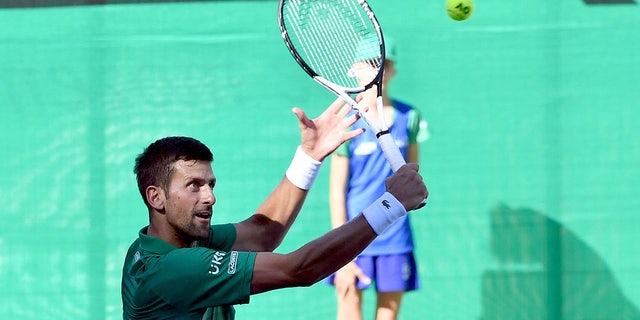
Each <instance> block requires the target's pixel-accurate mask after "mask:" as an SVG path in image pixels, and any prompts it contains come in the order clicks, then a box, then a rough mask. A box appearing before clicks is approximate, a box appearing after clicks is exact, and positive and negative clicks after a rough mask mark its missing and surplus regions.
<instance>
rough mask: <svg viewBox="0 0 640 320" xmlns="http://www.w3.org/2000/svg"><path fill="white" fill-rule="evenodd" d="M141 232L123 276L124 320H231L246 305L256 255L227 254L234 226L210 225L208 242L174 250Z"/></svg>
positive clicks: (233, 240) (143, 231)
mask: <svg viewBox="0 0 640 320" xmlns="http://www.w3.org/2000/svg"><path fill="white" fill-rule="evenodd" d="M147 228H148V227H145V228H143V229H142V230H140V233H139V237H138V239H136V240H135V241H134V242H133V244H132V245H131V247H129V251H128V252H127V257H126V258H125V261H124V268H123V271H122V304H123V319H198V320H200V319H210V320H214V319H215V320H223V319H224V320H229V319H234V318H235V310H234V308H233V305H234V304H243V303H248V302H249V296H250V290H251V277H252V274H253V265H254V262H255V258H256V253H255V252H239V251H231V246H232V245H233V243H234V242H235V238H236V231H235V228H234V226H233V225H232V224H224V225H214V226H212V227H211V235H210V237H209V239H208V240H207V241H203V242H201V243H200V244H199V246H198V247H195V248H176V247H174V246H172V245H170V244H168V243H166V242H164V241H163V240H161V239H159V238H156V237H151V236H148V235H147V234H146V233H147Z"/></svg>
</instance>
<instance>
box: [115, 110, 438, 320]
mask: <svg viewBox="0 0 640 320" xmlns="http://www.w3.org/2000/svg"><path fill="white" fill-rule="evenodd" d="M342 104H343V103H342V101H341V100H336V101H334V103H333V104H331V106H329V108H327V110H325V112H323V113H322V114H321V115H320V116H319V117H318V118H316V119H313V120H311V119H309V118H308V117H307V116H306V115H305V113H304V112H303V111H302V110H301V109H298V108H294V110H293V111H294V113H295V114H296V116H297V117H298V120H299V126H300V132H301V137H302V142H301V145H300V146H299V147H298V149H297V151H296V153H295V155H294V157H293V160H292V162H291V164H290V166H289V168H288V169H287V170H286V173H285V175H284V177H283V179H282V180H281V182H280V183H279V184H278V185H277V186H276V187H275V189H274V190H273V191H272V193H271V194H270V195H269V196H268V197H267V199H266V200H265V201H264V202H263V203H262V204H261V205H260V206H259V207H258V209H257V210H256V212H255V213H254V214H252V215H250V216H249V217H248V218H247V219H246V220H243V221H241V222H238V223H233V224H232V223H227V224H215V225H212V224H211V219H212V213H213V205H214V204H215V203H216V197H215V195H214V193H213V189H214V187H215V185H216V177H215V175H214V173H213V170H212V167H211V164H212V161H213V156H212V153H211V151H210V150H209V148H208V147H206V146H205V145H204V144H202V143H201V142H199V141H198V140H196V139H193V138H189V137H167V138H163V139H160V140H157V141H155V142H153V143H151V144H150V145H149V146H148V147H147V148H146V149H145V150H144V151H143V152H142V153H141V154H140V155H139V156H138V157H137V158H136V163H135V167H134V172H135V174H136V179H137V182H138V189H139V191H140V194H141V196H142V199H143V201H144V203H145V204H146V206H147V208H148V215H149V225H148V226H146V227H144V228H142V229H141V230H140V231H139V233H138V238H137V239H136V240H135V241H134V242H133V244H132V245H131V246H130V248H129V250H128V252H127V255H126V258H125V261H124V266H123V275H122V301H123V319H234V318H235V309H234V308H233V305H235V304H243V303H248V302H249V298H250V296H251V295H252V294H258V293H262V292H266V291H270V290H274V289H279V288H286V287H295V286H310V285H311V284H313V283H315V282H317V281H320V280H321V279H323V278H325V277H327V276H328V275H330V274H331V273H333V272H335V271H336V270H337V269H338V268H340V267H341V266H343V265H345V264H346V263H347V262H349V261H351V260H353V259H354V258H355V257H356V255H357V254H358V253H359V252H360V251H362V250H363V249H364V248H365V247H366V246H367V245H368V244H369V243H371V241H373V239H374V238H375V237H376V236H378V235H379V234H381V233H382V232H384V230H385V229H386V228H387V227H388V226H389V225H390V224H392V223H393V221H395V220H397V219H399V218H401V217H403V216H405V215H406V213H407V212H406V210H407V209H411V208H415V207H416V206H417V205H418V204H420V203H421V202H422V200H423V199H425V198H426V197H427V195H428V192H427V189H426V187H425V185H424V183H423V181H422V177H421V176H420V174H419V173H418V165H417V164H407V165H405V166H403V167H402V168H400V170H398V172H396V173H395V174H394V175H393V176H392V177H391V178H389V179H388V180H387V182H386V185H387V188H386V189H387V192H386V193H385V194H383V195H381V196H380V197H379V198H377V199H376V200H375V201H373V202H372V204H371V205H370V206H369V207H367V208H366V209H364V210H363V211H362V215H361V216H360V217H359V218H356V219H353V220H352V221H351V222H349V223H347V224H345V225H343V226H341V227H339V228H336V229H334V230H332V231H330V232H329V233H327V234H325V235H323V236H322V237H320V238H318V239H315V240H313V241H311V242H309V243H307V244H306V245H304V246H302V247H300V248H299V249H297V250H295V251H293V252H291V253H288V254H276V253H273V252H272V251H273V250H274V249H275V248H276V247H277V246H278V245H279V244H280V242H281V241H282V239H283V238H284V236H285V234H286V233H287V231H288V230H289V228H290V227H291V224H292V223H293V222H294V220H295V219H296V217H297V215H298V212H299V211H300V209H301V207H302V204H303V202H304V200H305V197H306V195H307V193H308V190H309V188H310V187H311V185H312V184H313V181H314V180H315V178H316V176H317V172H318V170H319V167H320V165H321V163H322V161H323V160H324V159H325V157H327V156H328V155H329V154H330V153H332V152H333V151H334V150H335V149H336V148H337V147H338V146H339V145H340V144H342V143H343V142H345V141H347V140H350V139H352V138H353V137H355V136H358V135H360V134H361V133H362V132H363V130H359V129H356V130H348V128H349V127H350V126H351V125H352V124H353V123H354V122H355V121H356V120H357V117H355V116H348V115H347V112H346V111H342V109H343V108H341V106H342Z"/></svg>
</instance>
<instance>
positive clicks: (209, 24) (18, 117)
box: [0, 0, 640, 320]
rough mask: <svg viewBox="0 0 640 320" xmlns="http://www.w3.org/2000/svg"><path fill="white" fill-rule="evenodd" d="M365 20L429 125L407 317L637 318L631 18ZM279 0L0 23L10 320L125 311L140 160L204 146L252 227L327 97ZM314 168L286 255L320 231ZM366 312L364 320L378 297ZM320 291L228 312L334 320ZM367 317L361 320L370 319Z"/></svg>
mask: <svg viewBox="0 0 640 320" xmlns="http://www.w3.org/2000/svg"><path fill="white" fill-rule="evenodd" d="M371 5H372V7H373V9H374V10H375V11H376V13H377V15H378V18H379V20H380V22H381V24H382V26H383V29H384V32H385V33H386V34H389V35H392V36H393V38H394V39H396V42H397V44H398V47H399V54H398V64H397V68H398V75H397V77H396V80H395V82H394V83H393V85H392V88H391V91H392V92H394V93H395V94H394V95H395V96H397V97H400V98H402V99H404V100H406V101H408V102H411V103H413V104H415V105H416V106H418V107H419V109H420V110H421V111H422V112H423V114H424V115H425V116H426V118H427V120H428V121H429V125H430V128H431V139H430V140H428V141H426V142H425V143H424V144H423V145H422V149H421V171H422V172H423V173H424V176H425V178H426V181H427V184H428V186H429V188H430V192H431V197H430V200H429V204H428V206H427V207H426V208H424V209H422V210H421V211H419V212H415V213H413V220H412V221H413V225H414V229H415V231H416V242H417V245H418V248H417V253H416V254H417V258H418V262H419V271H420V276H421V278H422V289H421V290H420V291H418V292H415V293H411V294H408V295H407V296H406V297H405V299H404V306H403V309H402V313H401V316H400V318H401V319H427V318H428V319H447V320H448V319H485V320H488V319H510V320H517V319H567V320H569V319H571V320H573V319H576V320H577V319H640V276H639V274H640V272H639V271H640V245H638V240H637V238H638V237H637V232H638V230H640V216H639V215H638V214H639V213H640V193H639V192H638V191H637V186H638V185H639V184H640V169H639V168H640V166H639V165H638V164H639V163H640V129H639V126H638V120H637V119H638V118H639V116H640V105H638V101H639V100H640V87H639V85H638V84H639V83H640V76H639V75H638V72H639V71H640V60H639V58H638V54H637V53H638V52H640V50H639V49H640V33H639V32H638V31H639V30H640V10H639V9H638V7H637V6H635V5H605V4H602V5H587V4H585V3H583V2H581V1H577V0H571V1H561V2H560V1H551V0H548V1H542V2H541V1H534V0H523V1H519V2H508V3H507V2H505V1H499V0H482V1H481V0H477V1H476V9H475V11H474V15H473V16H472V17H471V19H470V20H468V21H465V22H454V21H453V20H451V19H449V18H448V17H447V16H446V13H445V9H444V1H424V0H405V1H382V0H372V1H371ZM276 6H277V3H276V2H274V1H269V2H260V1H253V2H250V1H248V2H241V1H233V2H214V3H203V2H197V3H181V4H169V3H167V4H135V5H115V4H112V5H103V6H72V7H55V8H39V9H26V8H23V9H3V10H0V107H1V108H2V109H1V110H0V133H2V138H1V139H0V150H2V160H0V170H1V172H2V175H0V203H2V204H3V209H1V210H0V214H1V216H2V220H3V223H1V224H0V318H2V319H118V318H121V301H120V273H121V269H120V268H121V265H122V260H123V258H124V254H125V250H126V248H127V247H128V245H129V244H130V242H131V241H132V239H133V238H134V237H135V236H136V233H137V231H138V229H139V228H140V227H142V226H143V225H145V224H146V219H147V218H146V211H145V209H144V207H143V204H142V201H141V200H140V199H139V195H138V193H137V190H136V186H135V181H134V177H133V174H132V166H133V159H134V157H135V155H136V154H137V153H139V152H140V151H141V150H142V148H143V147H144V146H146V145H147V144H148V143H150V142H151V141H153V140H155V139H157V138H159V137H162V136H166V135H176V134H181V135H191V136H194V137H196V138H199V139H200V140H202V141H203V142H205V143H207V144H208V145H209V146H211V148H212V150H213V151H214V154H215V163H214V170H215V173H216V175H217V177H218V184H217V186H216V192H217V197H218V203H217V204H216V206H215V217H214V219H215V220H216V221H219V222H222V221H238V220H240V219H243V218H245V217H246V216H247V215H248V213H249V212H251V211H252V209H254V208H255V207H256V206H257V205H258V204H259V203H260V201H261V200H262V199H263V198H264V197H265V196H266V195H267V193H268V192H269V191H270V190H271V188H272V187H273V186H274V185H275V184H276V183H277V182H278V181H279V179H280V178H281V177H282V175H283V173H284V170H285V169H286V166H287V165H288V162H289V160H290V158H291V156H292V154H293V151H294V149H295V146H296V145H297V143H298V141H299V137H298V132H297V122H296V118H295V116H294V115H293V114H292V113H291V112H290V109H291V107H292V106H294V105H297V106H301V107H303V108H304V109H305V110H307V111H308V112H309V113H310V114H311V115H312V116H314V115H317V114H318V113H319V112H320V111H321V110H322V109H323V107H324V106H325V105H327V104H328V103H329V102H330V101H332V100H333V97H332V96H331V94H329V93H327V92H326V90H325V89H323V88H321V87H319V86H317V84H315V83H314V82H313V81H312V80H311V79H309V78H308V76H307V75H306V74H305V73H304V72H303V71H302V70H300V69H299V67H298V66H297V64H296V63H295V62H294V61H293V60H292V59H291V56H290V54H289V53H288V52H287V50H286V48H285V46H284V43H283V42H282V40H281V39H280V35H279V30H278V26H277V21H276ZM327 167H328V166H325V168H324V169H323V171H322V172H321V175H320V177H319V179H318V181H317V183H316V186H315V187H314V189H313V190H312V192H311V193H310V196H309V199H308V202H307V204H306V205H305V208H304V211H303V213H302V214H301V216H300V217H299V219H298V221H297V223H296V225H295V226H294V227H293V228H292V230H291V232H290V234H289V235H288V236H287V238H286V239H285V241H284V243H283V245H282V247H281V248H279V249H278V251H279V252H289V251H291V250H293V249H295V248H297V247H299V246H300V245H302V244H303V243H306V242H307V241H309V240H311V239H313V238H315V237H317V236H319V235H321V234H323V233H324V232H326V231H327V230H329V228H330V223H329V217H328V200H327V198H328V196H327V192H326V191H327V188H328V187H327V180H328V177H327V175H328V170H327ZM365 298H366V300H365V308H366V312H367V314H368V315H369V316H370V315H371V314H372V308H373V306H372V301H373V300H372V298H373V296H372V293H371V292H368V293H367V295H366V297H365ZM334 311H335V304H334V294H333V290H332V289H331V288H329V287H326V286H325V285H323V284H317V285H314V286H312V287H310V288H295V289H286V290H281V291H275V292H270V293H266V294H262V295H258V296H255V297H253V298H252V301H251V303H250V304H249V305H243V306H240V307H238V318H239V319H332V318H333V317H334ZM369 318H370V319H371V317H369Z"/></svg>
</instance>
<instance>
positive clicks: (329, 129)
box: [233, 99, 363, 252]
mask: <svg viewBox="0 0 640 320" xmlns="http://www.w3.org/2000/svg"><path fill="white" fill-rule="evenodd" d="M343 105H344V102H343V101H342V100H341V99H336V100H335V101H334V102H333V103H332V104H331V105H330V106H329V107H328V108H327V109H326V110H325V111H324V112H323V113H322V114H321V115H320V116H319V117H318V118H316V119H313V120H311V119H309V118H308V117H307V115H306V114H305V113H304V112H303V111H302V110H301V109H299V108H294V109H293V112H294V113H295V115H296V116H297V118H298V121H299V127H300V135H301V140H302V141H301V144H300V147H299V149H298V151H297V152H296V156H294V160H293V161H292V165H291V166H290V170H288V171H287V174H286V175H285V177H284V178H283V179H282V180H281V181H280V183H279V184H278V185H277V186H276V188H275V189H274V190H273V191H272V192H271V194H270V195H269V196H268V197H267V199H266V200H265V201H264V202H263V203H262V204H261V205H260V206H259V207H258V209H257V210H256V212H255V214H253V215H252V216H250V217H249V218H248V219H246V220H244V221H242V222H239V223H236V224H234V226H235V228H236V240H235V243H234V245H233V249H234V250H243V251H255V252H261V251H273V250H274V249H275V248H276V247H277V246H278V245H280V243H281V242H282V239H284V236H285V235H286V233H287V232H288V230H289V228H290V227H291V225H292V224H293V222H294V221H295V219H296V217H297V216H298V213H299V212H300V209H301V208H302V204H303V203H304V200H305V198H306V196H307V193H308V189H309V188H310V187H311V183H313V179H314V178H315V175H313V174H311V176H312V178H309V179H306V181H307V183H306V184H308V185H304V186H303V185H300V183H299V181H298V180H299V179H295V178H300V175H304V174H305V173H308V172H306V171H307V170H306V169H309V166H311V165H312V164H313V166H314V168H315V170H316V173H317V170H318V169H319V166H320V163H321V162H322V161H323V160H324V159H325V158H326V157H327V156H328V155H329V154H331V153H332V152H333V151H334V150H335V149H336V148H337V147H338V146H340V145H341V144H342V143H343V142H345V141H347V140H350V139H352V138H353V137H355V136H357V135H359V134H361V133H362V132H363V130H362V129H358V130H351V131H349V127H350V126H351V125H352V124H353V123H355V121H357V120H358V117H357V116H354V115H351V116H349V115H348V111H349V110H348V109H347V108H342V106H343ZM301 163H302V165H301ZM292 178H294V179H293V180H296V183H295V184H294V182H292V181H291V179H292ZM302 181H305V178H302Z"/></svg>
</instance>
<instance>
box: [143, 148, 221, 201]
mask: <svg viewBox="0 0 640 320" xmlns="http://www.w3.org/2000/svg"><path fill="white" fill-rule="evenodd" d="M178 160H201V161H209V162H211V161H213V154H212V153H211V150H209V148H208V147H207V146H206V145H204V144H203V143H202V142H200V141H198V140H196V139H194V138H190V137H166V138H162V139H159V140H156V141H155V142H153V143H152V144H150V145H149V146H148V147H147V148H145V149H144V151H143V152H142V153H141V154H139V155H138V157H136V164H135V166H134V167H133V173H135V174H136V181H137V182H138V191H140V195H141V196H142V200H143V201H144V203H145V204H146V205H147V206H148V205H149V203H148V202H147V197H146V190H147V187H149V186H159V187H161V188H163V189H165V190H166V189H167V188H168V186H169V181H170V180H171V175H172V174H173V171H174V169H175V167H174V164H175V163H176V162H177V161H178Z"/></svg>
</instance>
